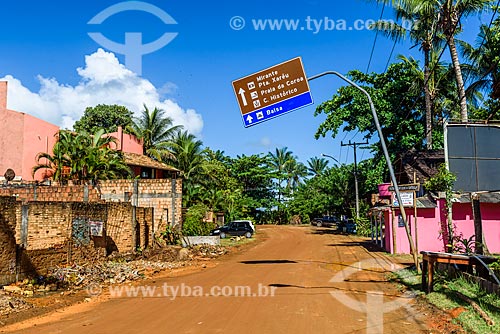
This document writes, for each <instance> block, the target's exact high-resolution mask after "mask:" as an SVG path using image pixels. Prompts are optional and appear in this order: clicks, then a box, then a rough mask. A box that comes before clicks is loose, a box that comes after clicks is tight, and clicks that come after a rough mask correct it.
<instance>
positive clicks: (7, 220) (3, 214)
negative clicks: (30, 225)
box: [0, 198, 16, 284]
mask: <svg viewBox="0 0 500 334" xmlns="http://www.w3.org/2000/svg"><path fill="white" fill-rule="evenodd" d="M15 204H16V201H15V199H11V198H7V199H0V264H1V265H0V284H5V283H8V282H10V281H12V280H15V273H16V237H15V223H16V208H15Z"/></svg>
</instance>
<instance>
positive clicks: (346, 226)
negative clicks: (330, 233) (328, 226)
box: [337, 219, 356, 234]
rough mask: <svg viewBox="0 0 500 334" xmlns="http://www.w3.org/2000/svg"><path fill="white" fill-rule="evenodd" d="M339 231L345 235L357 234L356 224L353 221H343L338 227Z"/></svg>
mask: <svg viewBox="0 0 500 334" xmlns="http://www.w3.org/2000/svg"><path fill="white" fill-rule="evenodd" d="M337 230H339V231H341V232H344V233H349V234H356V223H355V222H354V220H352V219H347V220H343V221H342V222H340V223H339V225H338V226H337Z"/></svg>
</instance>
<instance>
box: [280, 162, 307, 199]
mask: <svg viewBox="0 0 500 334" xmlns="http://www.w3.org/2000/svg"><path fill="white" fill-rule="evenodd" d="M285 173H286V177H287V189H288V191H290V193H291V194H293V192H294V191H295V190H296V189H297V187H298V186H299V185H300V184H301V183H302V180H303V178H304V177H306V176H307V167H306V166H305V165H304V164H303V163H301V162H298V161H297V160H296V159H295V158H294V159H292V160H290V162H289V163H288V164H286V165H285Z"/></svg>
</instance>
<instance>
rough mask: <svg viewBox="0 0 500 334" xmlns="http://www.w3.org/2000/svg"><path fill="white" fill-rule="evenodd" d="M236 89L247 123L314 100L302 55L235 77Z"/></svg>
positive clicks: (296, 107) (249, 123) (291, 109)
mask: <svg viewBox="0 0 500 334" xmlns="http://www.w3.org/2000/svg"><path fill="white" fill-rule="evenodd" d="M233 89H234V93H235V96H236V99H237V101H238V105H239V107H240V111H241V116H242V119H243V124H244V125H245V127H250V126H252V125H255V124H259V123H262V122H264V121H267V120H268V119H271V118H275V117H277V116H281V115H283V114H286V113H288V112H290V111H293V110H296V109H298V108H301V107H304V106H307V105H310V104H312V103H313V100H312V96H311V92H310V89H309V82H308V80H307V76H306V74H305V72H304V66H303V65H302V60H301V59H300V57H297V58H294V59H291V60H288V61H286V62H283V63H281V64H278V65H275V66H272V67H269V68H267V69H265V70H262V71H260V72H257V73H254V74H251V75H248V76H246V77H244V78H241V79H238V80H235V81H233Z"/></svg>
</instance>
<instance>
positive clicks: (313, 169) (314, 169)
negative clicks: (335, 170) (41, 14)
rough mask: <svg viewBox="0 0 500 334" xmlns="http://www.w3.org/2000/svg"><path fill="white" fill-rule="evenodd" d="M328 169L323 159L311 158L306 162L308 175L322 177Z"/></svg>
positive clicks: (326, 162)
mask: <svg viewBox="0 0 500 334" xmlns="http://www.w3.org/2000/svg"><path fill="white" fill-rule="evenodd" d="M327 167H328V161H327V160H326V159H324V158H318V157H313V158H311V159H309V160H308V161H307V170H308V172H309V175H312V176H318V175H322V174H323V173H324V172H325V170H326V168H327Z"/></svg>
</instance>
